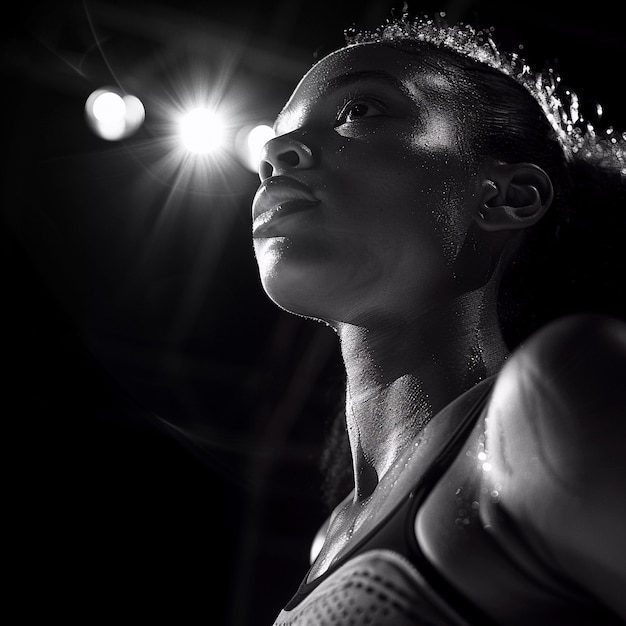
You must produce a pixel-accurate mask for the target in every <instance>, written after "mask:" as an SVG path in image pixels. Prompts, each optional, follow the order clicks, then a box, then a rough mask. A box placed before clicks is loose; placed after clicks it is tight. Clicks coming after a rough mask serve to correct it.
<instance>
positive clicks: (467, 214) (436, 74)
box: [253, 44, 478, 324]
mask: <svg viewBox="0 0 626 626" xmlns="http://www.w3.org/2000/svg"><path fill="white" fill-rule="evenodd" d="M450 76H451V73H448V72H446V73H443V72H442V71H440V70H437V69H436V67H435V65H434V64H433V63H429V62H428V59H426V58H423V59H422V58H421V57H420V56H419V55H416V54H408V53H405V52H402V51H399V50H396V49H393V48H390V47H387V46H383V45H380V44H366V45H361V46H355V47H351V48H344V49H342V50H339V51H337V52H335V53H333V54H331V55H329V56H328V57H326V58H324V59H322V60H321V61H320V62H319V63H318V64H317V65H315V66H314V67H313V68H312V69H311V70H310V71H309V72H308V73H307V74H306V75H305V76H304V78H303V79H302V81H301V82H300V84H299V85H298V86H297V88H296V90H295V91H294V93H293V95H292V96H291V98H290V100H289V102H288V103H287V105H286V106H285V108H284V109H283V111H282V112H281V113H280V115H279V116H278V119H277V120H276V124H275V130H276V134H277V137H276V138H275V139H273V140H272V141H270V142H269V143H268V144H267V145H266V148H265V153H264V157H263V163H262V164H261V168H260V174H261V180H262V184H261V186H260V187H259V190H258V191H257V194H256V196H255V200H254V204H253V221H254V223H253V237H254V249H255V254H256V258H257V261H258V264H259V270H260V275H261V280H262V283H263V286H264V288H265V290H266V292H267V294H268V295H269V296H270V298H271V299H272V300H274V301H275V302H276V303H277V304H278V305H279V306H281V307H283V308H285V309H287V310H289V311H291V312H293V313H297V314H301V315H306V316H311V317H315V318H319V319H323V320H325V321H327V322H329V323H331V324H334V323H335V322H349V323H367V321H368V319H371V320H375V319H376V318H377V317H381V316H382V317H387V316H390V315H391V316H397V315H403V316H404V315H406V316H415V314H416V313H419V312H420V311H421V310H428V309H432V308H433V307H436V306H438V305H439V304H441V303H442V302H443V301H445V300H446V299H448V300H449V299H450V298H452V297H455V296H456V295H458V292H459V289H461V290H462V285H459V284H457V283H458V281H457V279H456V274H457V270H458V268H457V267H456V266H455V259H456V257H457V255H458V253H459V250H460V248H461V246H462V245H463V242H464V240H465V238H466V236H467V233H468V229H469V227H470V224H471V223H472V221H473V206H474V204H475V198H476V191H477V184H478V183H477V176H476V174H475V173H474V172H475V171H476V168H474V167H473V166H472V164H471V163H470V162H469V159H470V156H469V155H470V154H471V151H470V150H468V149H467V147H468V145H469V142H470V139H469V132H468V115H467V111H466V110H465V109H464V108H463V107H461V106H460V105H459V101H458V98H457V90H458V88H459V87H458V85H457V84H455V83H453V81H452V80H451V79H450ZM470 172H472V173H470Z"/></svg>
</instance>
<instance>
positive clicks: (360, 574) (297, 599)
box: [274, 380, 493, 626]
mask: <svg viewBox="0 0 626 626" xmlns="http://www.w3.org/2000/svg"><path fill="white" fill-rule="evenodd" d="M492 387H493V380H491V381H485V389H484V390H483V392H482V394H481V395H480V397H479V398H478V400H477V401H476V402H475V404H474V405H473V406H472V407H471V409H470V410H469V411H468V412H467V413H466V415H465V417H464V418H463V420H461V422H460V423H459V425H458V426H457V427H456V429H455V430H454V432H453V433H452V435H451V437H449V439H448V440H447V441H446V443H445V445H444V446H443V448H442V449H441V451H440V452H439V454H438V455H437V456H436V458H435V460H434V461H433V463H432V464H431V465H430V466H429V468H428V469H427V471H426V472H424V474H423V475H422V476H421V478H420V479H419V480H418V481H417V483H416V484H415V486H414V487H413V489H411V491H410V492H409V493H408V495H407V496H406V497H405V498H404V499H403V500H402V501H401V502H400V503H399V504H398V505H396V506H395V507H394V509H393V510H392V511H391V512H390V513H389V514H388V515H387V516H386V517H385V519H384V520H382V522H381V523H379V524H378V525H377V526H376V528H375V529H374V530H373V531H371V532H370V533H368V534H367V535H366V536H365V537H363V538H362V539H361V540H360V541H358V542H357V543H356V545H354V546H353V547H352V548H351V549H350V550H349V551H347V552H346V553H345V554H343V555H341V556H340V557H339V558H337V559H336V561H335V562H334V563H333V564H332V565H331V566H330V567H329V569H328V570H327V571H326V572H324V573H323V574H321V575H319V576H318V577H317V578H315V579H314V580H312V581H310V582H307V579H308V576H307V577H305V579H304V580H303V582H302V583H301V584H300V586H299V588H298V590H297V592H296V594H295V595H294V597H293V598H292V599H291V600H290V601H289V603H288V604H287V605H286V606H285V608H284V609H283V610H282V611H281V612H280V614H279V615H278V617H277V618H276V620H275V622H274V626H305V625H306V626H322V625H328V624H333V625H336V626H340V625H344V626H348V625H351V626H361V625H366V624H370V625H373V624H376V625H377V626H405V625H406V626H409V625H410V626H470V625H471V624H480V625H481V626H490V625H491V624H493V622H491V621H490V620H489V619H488V618H487V617H486V616H485V615H483V614H482V613H481V612H480V611H479V610H478V609H477V608H476V607H475V606H473V605H472V604H471V603H470V602H469V601H468V600H467V599H466V598H464V597H463V596H462V595H461V594H459V593H458V592H457V591H456V590H455V589H454V588H453V587H452V586H451V585H450V584H449V583H447V582H446V581H445V579H444V578H443V577H442V576H441V575H440V574H439V573H438V572H437V571H436V569H435V568H434V567H433V566H432V564H431V563H430V562H429V561H428V559H427V558H426V556H425V555H424V554H423V553H422V551H421V549H420V546H419V545H418V542H417V540H416V537H415V530H414V524H413V522H414V520H415V518H416V515H417V511H418V509H419V507H420V505H421V504H422V503H423V502H424V501H425V500H426V498H427V497H428V495H429V494H430V492H431V491H432V489H433V488H434V486H435V485H436V484H437V482H438V481H439V479H440V478H441V476H442V475H443V474H444V473H445V471H446V470H447V469H448V467H449V466H450V465H451V463H452V462H453V461H454V459H455V458H456V457H457V455H458V454H459V452H460V450H461V447H462V446H463V444H464V443H465V441H466V439H467V437H468V436H469V433H470V432H471V430H472V429H473V427H474V426H475V424H476V422H477V420H478V418H479V416H480V415H481V413H482V411H483V409H484V407H485V405H486V402H487V399H488V397H489V395H490V392H491V389H492ZM453 607H454V608H453Z"/></svg>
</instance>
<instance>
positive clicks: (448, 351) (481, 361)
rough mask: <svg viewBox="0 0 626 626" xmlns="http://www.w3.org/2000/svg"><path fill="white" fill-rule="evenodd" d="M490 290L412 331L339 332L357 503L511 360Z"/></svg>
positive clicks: (388, 325) (392, 325) (387, 327)
mask: <svg viewBox="0 0 626 626" xmlns="http://www.w3.org/2000/svg"><path fill="white" fill-rule="evenodd" d="M494 302H495V297H494V295H493V293H490V292H489V289H488V288H487V287H485V288H483V289H480V290H476V291H474V292H471V293H469V294H464V295H463V296H462V297H460V298H458V299H457V300H455V301H453V302H452V303H448V305H447V306H446V307H445V309H441V308H438V309H436V310H431V311H428V312H425V313H423V314H421V315H419V316H416V317H415V319H412V320H411V321H410V322H408V323H400V322H398V321H393V322H391V321H388V320H383V321H379V322H378V323H372V324H368V325H367V326H361V325H359V326H357V325H352V324H341V325H339V326H338V327H337V331H338V335H339V338H340V341H341V351H342V356H343V360H344V364H345V367H346V374H347V387H346V420H347V425H348V433H349V438H350V445H351V448H352V458H353V463H354V476H355V498H357V499H363V498H365V497H367V496H368V495H369V494H370V493H371V492H372V491H373V490H374V488H375V487H376V485H377V484H378V481H379V480H380V478H381V477H382V476H383V475H384V473H385V472H386V471H387V470H388V469H389V468H390V467H391V466H392V465H393V464H394V462H395V461H396V459H397V458H398V457H399V456H400V454H402V452H403V451H404V450H405V448H406V446H407V445H409V444H411V442H412V441H413V440H414V439H415V437H416V436H417V435H418V434H419V432H420V431H421V430H422V429H423V428H424V426H425V425H426V424H427V423H428V422H429V421H430V419H431V418H432V417H433V416H434V415H436V413H438V412H439V411H440V410H441V409H442V408H443V407H445V406H446V405H447V404H449V403H450V402H452V401H453V400H454V399H455V398H457V397H458V396H460V395H461V394H462V393H464V392H465V391H467V390H468V389H470V388H471V387H473V386H474V385H476V384H477V383H478V382H480V381H481V380H483V379H484V378H486V377H488V376H491V375H492V374H495V373H496V372H497V371H498V370H499V369H500V367H501V366H502V363H503V361H504V360H505V359H506V356H507V354H508V352H507V349H506V346H505V343H504V341H503V339H502V336H501V334H500V331H499V324H498V320H497V314H496V307H495V304H494Z"/></svg>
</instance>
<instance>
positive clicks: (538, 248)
mask: <svg viewBox="0 0 626 626" xmlns="http://www.w3.org/2000/svg"><path fill="white" fill-rule="evenodd" d="M346 41H347V43H348V46H358V45H364V44H368V43H381V44H383V45H387V46H391V47H394V48H397V49H400V50H402V51H404V52H408V53H415V54H419V55H421V57H422V58H421V60H422V61H424V60H426V62H428V63H433V64H435V65H436V67H437V69H438V70H439V71H441V72H444V73H447V74H449V75H450V74H451V75H452V77H453V78H454V80H455V81H456V82H455V84H458V86H459V89H458V90H457V92H456V93H457V97H458V98H459V99H460V104H462V105H463V106H462V107H459V110H461V111H464V112H466V113H465V114H468V112H469V114H471V115H472V120H471V123H468V124H467V127H468V129H473V130H474V134H473V136H472V137H471V143H470V145H468V146H467V147H466V148H467V149H468V150H469V151H471V156H473V157H477V159H479V160H480V159H485V158H493V159H496V160H499V161H501V162H504V163H515V162H531V163H534V164H536V165H538V166H539V167H541V168H542V169H544V171H545V172H546V173H547V174H548V176H549V177H550V179H551V181H552V184H553V187H554V190H555V196H554V200H553V203H552V205H551V207H550V209H549V210H548V211H547V213H546V215H544V217H542V219H541V220H540V221H539V222H538V223H537V224H536V225H534V226H533V227H532V228H529V229H527V231H526V233H525V234H524V239H523V242H522V244H521V246H520V247H519V249H518V250H517V251H516V253H515V255H514V258H513V260H512V261H511V262H510V263H509V264H508V266H507V268H506V269H505V272H504V274H503V276H502V279H501V282H500V287H499V294H498V315H499V320H500V325H501V329H502V333H503V336H504V339H505V341H506V343H507V344H508V346H509V348H510V349H514V348H515V347H516V346H517V345H519V344H520V343H522V342H523V341H524V340H525V338H526V337H528V336H529V335H530V334H532V333H533V332H534V331H535V330H537V329H538V328H540V327H541V326H543V325H544V324H546V323H548V322H549V321H551V320H553V319H555V318H557V317H559V316H562V315H565V314H567V313H572V312H581V311H593V312H604V313H608V314H611V315H614V316H617V317H621V318H623V319H626V305H624V303H623V300H624V297H623V296H624V293H623V291H624V289H623V281H624V277H623V268H624V259H623V257H624V253H623V252H622V247H621V245H620V244H621V240H623V239H624V238H625V236H626V216H625V215H624V209H625V207H626V133H622V134H620V133H617V132H615V131H614V130H613V129H612V128H610V127H609V128H606V129H604V130H603V131H599V130H598V129H596V128H595V127H594V126H593V125H591V124H589V123H586V121H585V120H584V119H583V117H582V116H581V115H580V111H579V109H578V98H577V96H576V94H575V93H574V92H572V91H568V90H564V89H563V88H562V87H561V80H560V77H559V76H557V75H556V74H555V73H554V72H553V71H552V70H547V71H542V72H539V73H535V72H533V71H532V70H531V69H530V67H529V65H528V64H527V63H526V62H525V61H524V60H523V59H521V58H520V57H519V56H518V55H517V54H511V55H507V54H506V53H504V52H502V51H501V50H499V49H498V48H497V46H496V45H495V43H494V42H493V40H492V39H491V35H490V33H489V32H485V31H480V32H479V31H475V30H474V29H473V28H472V27H470V26H465V25H462V24H461V25H457V26H449V25H447V24H446V23H445V22H444V21H443V20H441V19H436V20H432V19H428V18H416V19H414V20H411V19H409V17H408V14H407V13H406V12H405V13H404V14H403V15H402V17H401V18H399V19H393V20H390V21H388V22H387V23H386V25H384V26H383V27H381V28H379V29H378V30H376V31H373V32H360V33H348V32H346ZM327 441H328V443H327V448H326V453H325V455H324V457H323V459H322V471H323V473H324V474H325V476H326V478H325V486H324V500H325V503H326V505H327V506H328V507H329V508H331V507H332V506H333V504H334V503H335V504H336V502H337V501H338V499H339V498H340V497H341V496H342V495H345V494H346V492H347V491H349V489H350V488H351V487H350V485H349V482H350V481H349V480H348V479H350V480H351V472H348V471H347V469H346V468H347V466H348V465H349V462H350V455H349V452H346V449H347V435H346V426H345V415H343V413H342V411H339V412H338V414H337V417H336V419H335V421H334V423H333V426H332V428H331V429H330V430H329V433H328V439H327Z"/></svg>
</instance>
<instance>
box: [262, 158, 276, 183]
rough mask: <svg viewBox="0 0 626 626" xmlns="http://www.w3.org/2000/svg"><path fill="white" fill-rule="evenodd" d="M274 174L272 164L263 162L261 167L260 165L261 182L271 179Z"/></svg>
mask: <svg viewBox="0 0 626 626" xmlns="http://www.w3.org/2000/svg"><path fill="white" fill-rule="evenodd" d="M273 173H274V168H273V167H272V164H271V163H269V162H268V161H261V165H259V177H260V178H261V180H262V181H263V180H265V179H266V178H269V177H270V176H271V175H272V174H273Z"/></svg>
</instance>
